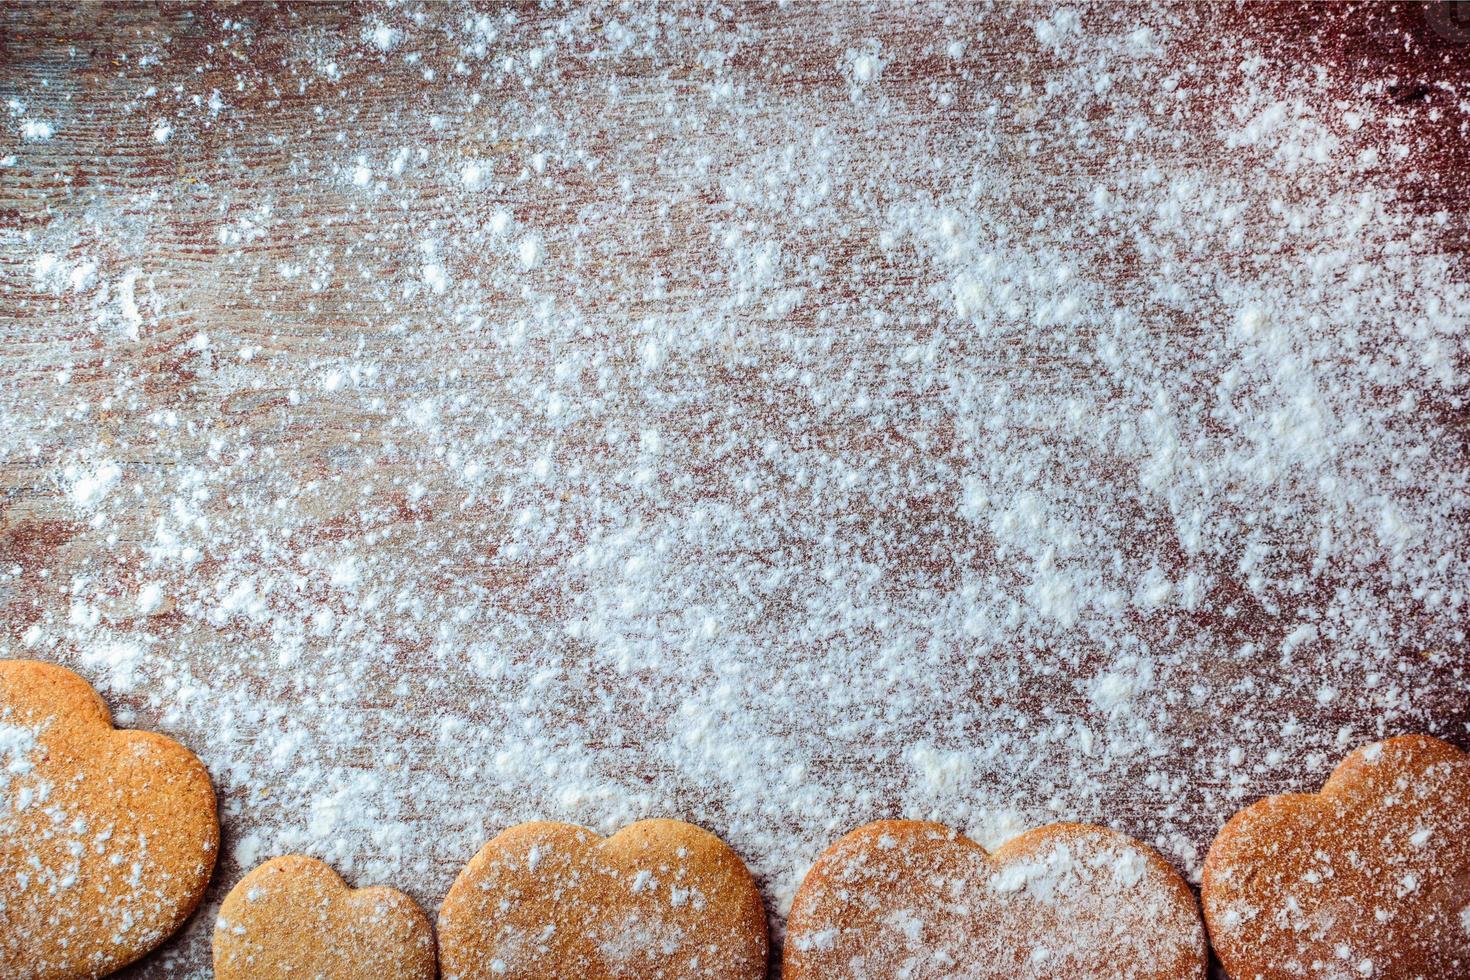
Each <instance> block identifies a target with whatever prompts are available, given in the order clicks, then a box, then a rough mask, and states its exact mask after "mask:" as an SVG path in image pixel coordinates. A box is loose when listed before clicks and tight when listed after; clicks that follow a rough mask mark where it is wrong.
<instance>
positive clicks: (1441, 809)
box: [1201, 735, 1470, 980]
mask: <svg viewBox="0 0 1470 980" xmlns="http://www.w3.org/2000/svg"><path fill="white" fill-rule="evenodd" d="M1201 898H1202V899H1203V903H1204V909H1205V920H1206V922H1207V923H1208V924H1209V928H1210V940H1211V942H1212V943H1213V944H1214V946H1215V952H1216V953H1217V954H1218V955H1219V957H1220V962H1221V963H1222V964H1224V966H1225V969H1226V971H1227V972H1228V973H1229V974H1230V976H1232V977H1240V978H1244V977H1262V978H1276V977H1292V978H1297V977H1404V978H1408V977H1424V978H1443V980H1449V978H1460V977H1470V756H1467V755H1466V754H1465V753H1463V752H1461V751H1459V750H1458V749H1456V748H1454V747H1453V746H1451V745H1449V744H1447V743H1445V742H1441V741H1440V740H1439V739H1435V738H1430V737H1428V736H1425V735H1406V736H1402V737H1400V738H1391V739H1389V740H1388V741H1386V742H1377V743H1375V744H1373V745H1368V746H1365V747H1364V748H1361V749H1358V750H1357V751H1356V752H1354V753H1353V754H1352V755H1349V756H1348V757H1347V758H1346V759H1344V760H1343V761H1342V763H1341V764H1340V765H1339V766H1338V767H1337V769H1336V770H1334V771H1333V773H1332V775H1331V776H1330V777H1329V778H1328V780H1327V782H1326V784H1325V785H1323V787H1322V791H1321V792H1319V793H1291V794H1287V795H1283V796H1272V797H1268V798H1266V799H1264V800H1261V801H1260V802H1258V803H1256V804H1254V805H1252V806H1250V807H1247V808H1246V809H1244V810H1242V811H1241V812H1240V813H1237V814H1236V815H1235V816H1234V817H1232V818H1230V822H1229V823H1227V824H1226V825H1225V827H1224V828H1223V829H1222V830H1221V831H1220V833H1219V835H1218V836H1216V838H1215V842H1214V843H1213V844H1212V845H1210V852H1209V855H1208V856H1207V857H1206V858H1205V869H1204V883H1203V887H1202V889H1201Z"/></svg>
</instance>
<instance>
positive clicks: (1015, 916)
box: [782, 820, 1206, 980]
mask: <svg viewBox="0 0 1470 980" xmlns="http://www.w3.org/2000/svg"><path fill="white" fill-rule="evenodd" d="M1205 965H1206V952H1205V937H1204V926H1203V924H1202V923H1201V922H1200V917H1199V910H1198V907H1197V906H1196V904H1195V901H1194V895H1193V893H1192V892H1191V891H1190V890H1189V886H1188V885H1187V884H1186V883H1185V882H1184V879H1183V878H1181V877H1180V876H1179V874H1178V872H1176V871H1175V870H1174V869H1173V868H1172V867H1170V866H1169V865H1168V864H1167V863H1166V862H1165V861H1164V859H1163V858H1161V857H1160V856H1159V855H1158V854H1156V853H1155V852H1154V851H1153V850H1152V849H1151V848H1148V847H1146V846H1144V845H1143V844H1140V843H1139V842H1138V841H1135V840H1133V839H1132V838H1130V837H1127V836H1125V835H1123V834H1119V833H1117V832H1116V831H1112V830H1107V829H1105V828H1102V827H1091V826H1086V825H1083V824H1051V825H1049V826H1046V827H1041V828H1038V829H1036V830H1032V831H1029V832H1027V833H1025V834H1022V835H1021V836H1020V837H1017V838H1015V839H1014V840H1011V841H1009V842H1008V843H1006V844H1005V845H1004V846H1003V847H1001V848H999V849H997V850H996V851H995V853H994V854H989V853H987V852H986V850H985V849H984V848H983V847H981V846H980V845H979V844H977V843H975V842H974V841H972V840H970V839H968V838H966V837H963V836H961V835H959V834H956V833H955V832H954V831H952V830H950V829H949V828H947V827H945V826H944V825H942V824H937V823H925V822H921V821H913V820H880V821H878V822H876V823H870V824H867V825H865V826H863V827H860V828H858V829H857V830H854V831H853V832H852V833H850V834H847V835H846V836H845V837H842V838H841V839H839V840H838V841H837V842H836V843H835V844H833V845H832V846H831V847H829V848H828V849H827V850H826V851H825V852H824V853H823V854H822V856H821V857H820V858H818V859H817V862H816V864H814V865H813V866H812V869H811V871H809V872H808V873H807V876H806V879H805V880H804V881H803V882H802V884H801V888H800V889H799V890H798V891H797V894H796V898H795V901H794V902H793V903H792V907H791V915H790V917H789V919H788V920H787V929H786V949H785V954H784V957H783V960H782V969H783V976H784V978H785V980H880V978H882V980H891V978H894V977H905V978H909V980H938V978H946V980H954V978H967V980H968V978H972V977H974V978H979V977H1007V978H1057V980H1062V978H1066V980H1078V978H1089V977H1119V978H1123V977H1127V978H1151V980H1173V978H1185V977H1188V978H1191V980H1200V978H1203V977H1204V975H1205Z"/></svg>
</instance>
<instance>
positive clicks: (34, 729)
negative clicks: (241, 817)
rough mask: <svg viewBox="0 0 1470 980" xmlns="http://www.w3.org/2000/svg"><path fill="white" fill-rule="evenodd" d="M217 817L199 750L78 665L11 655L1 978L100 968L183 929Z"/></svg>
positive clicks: (0, 711) (205, 875)
mask: <svg viewBox="0 0 1470 980" xmlns="http://www.w3.org/2000/svg"><path fill="white" fill-rule="evenodd" d="M218 849H219V821H218V818H217V816H216V814H215V801H214V789H213V788H212V787H211V786H210V783H209V774H208V773H206V772H205V771H204V766H203V765H201V764H200V762H199V760H198V759H197V758H195V756H194V754H193V753H192V752H190V751H189V750H188V749H186V748H184V747H183V746H182V745H180V744H179V743H177V742H175V741H173V740H172V739H168V738H164V737H163V736H162V735H156V734H153V733H151V732H135V731H125V730H120V729H116V728H113V727H112V716H111V715H110V714H109V713H108V710H107V706H106V705H105V704H103V703H102V699H101V698H100V697H98V696H97V692H96V691H93V690H92V688H91V687H90V686H89V685H88V684H87V682H86V681H84V680H82V678H80V677H78V676H77V675H76V674H74V673H72V672H71V671H69V670H67V669H65V668H63V667H57V666H54V665H52V664H45V663H40V662H38V661H34V660H0V976H5V977H32V978H41V977H58V978H59V977H93V976H100V975H101V974H104V973H110V972H111V971H113V970H116V969H118V968H119V967H121V966H124V965H126V964H128V963H131V962H132V961H133V960H136V959H137V958H138V957H140V956H142V955H143V954H145V953H147V952H148V951H149V950H151V949H153V948H154V947H155V946H157V945H159V944H160V943H162V942H163V941H164V940H165V939H167V938H168V936H169V934H171V933H172V932H174V931H175V930H176V929H178V928H179V926H181V925H183V923H184V920H185V919H187V918H188V917H189V916H190V915H191V914H192V913H193V911H194V909H195V908H196V907H197V906H198V904H199V899H200V897H201V896H202V895H203V894H204V887H205V885H206V884H208V882H209V875H210V872H211V871H213V870H214V860H215V855H216V852H217V851H218Z"/></svg>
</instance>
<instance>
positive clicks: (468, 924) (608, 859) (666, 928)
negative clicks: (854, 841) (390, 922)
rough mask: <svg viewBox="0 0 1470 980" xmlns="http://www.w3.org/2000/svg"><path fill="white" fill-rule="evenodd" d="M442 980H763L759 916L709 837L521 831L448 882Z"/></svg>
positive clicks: (735, 860)
mask: <svg viewBox="0 0 1470 980" xmlns="http://www.w3.org/2000/svg"><path fill="white" fill-rule="evenodd" d="M439 944H440V956H441V962H442V964H443V967H444V976H445V977H446V978H447V980H478V978H482V977H483V978H496V980H503V978H508V980H546V978H550V977H574V978H577V980H614V978H617V980H763V978H764V977H765V975H766V957H767V940H766V914H765V909H764V907H763V906H762V905H761V899H760V894H759V893H758V892H757V891H756V887H755V883H754V882H753V881H752V880H751V877H750V873H749V872H748V871H747V870H746V868H745V864H744V863H743V862H742V861H741V860H740V858H739V857H738V856H737V855H736V854H735V852H734V851H732V850H730V848H729V847H727V846H726V845H725V843H724V842H723V841H721V840H720V839H719V838H718V837H716V836H714V835H713V834H711V833H708V832H707V831H704V830H701V829H699V828H698V827H694V826H691V825H690V824H687V823H681V822H680V821H677V820H643V821H640V822H638V823H635V824H632V825H631V826H628V827H625V828H623V829H622V830H620V831H619V832H618V833H616V834H614V835H613V836H611V837H608V838H602V837H599V836H598V835H597V834H594V833H593V832H592V831H590V830H587V829H585V828H583V827H576V826H573V825H571V824H563V823H526V824H521V825H520V826H518V827H512V828H511V829H509V830H507V831H505V832H504V833H503V834H501V835H500V836H498V837H496V838H495V839H494V840H492V841H491V842H490V843H488V844H486V845H485V846H484V847H483V848H482V849H481V850H480V853H479V854H476V855H475V857H474V858H473V859H472V860H471V861H470V863H469V864H467V865H466V866H465V868H464V870H463V871H461V872H460V875H459V878H458V879H457V880H456V881H455V883H454V887H453V888H451V889H450V891H449V897H447V898H446V899H445V900H444V907H443V908H442V909H440V911H439Z"/></svg>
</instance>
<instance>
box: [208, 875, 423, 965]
mask: <svg viewBox="0 0 1470 980" xmlns="http://www.w3.org/2000/svg"><path fill="white" fill-rule="evenodd" d="M435 969H436V967H435V957H434V931H433V929H432V928H430V926H429V920H428V919H427V918H426V917H425V916H424V913H423V912H422V911H420V910H419V907H418V906H417V905H415V904H414V901H413V899H411V898H409V897H408V896H407V895H405V894H403V892H400V891H397V890H395V889H392V888H382V887H374V888H348V887H347V883H346V882H344V881H343V880H342V879H341V878H340V877H339V876H338V875H337V872H335V871H333V870H332V869H331V868H329V867H328V866H327V865H325V864H323V863H322V862H320V861H318V860H316V859H315V858H309V857H301V856H300V855H294V854H293V855H287V856H286V857H278V858H275V859H273V860H271V861H267V862H266V863H265V864H262V865H261V866H260V867H258V868H256V869H255V870H254V871H252V872H250V873H249V874H248V875H246V876H245V877H244V878H242V879H240V883H239V884H237V885H236V886H235V887H234V888H232V889H231V890H230V894H229V895H227V896H225V901H224V904H223V905H221V906H220V910H219V918H218V919H217V920H215V924H214V975H215V977H216V978H218V980H288V978H291V977H318V978H322V980H433V978H434V973H435Z"/></svg>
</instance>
